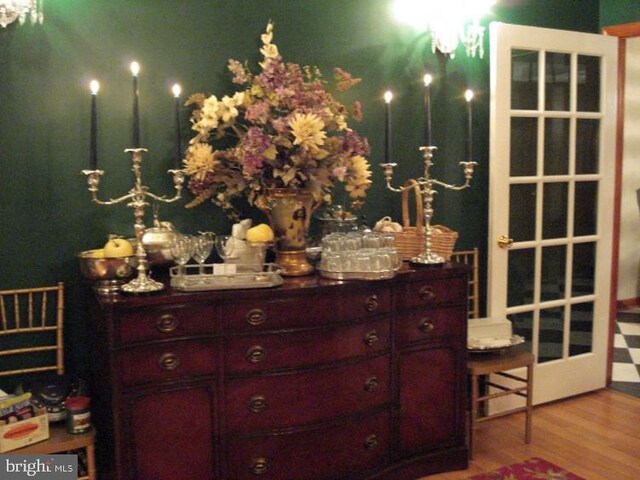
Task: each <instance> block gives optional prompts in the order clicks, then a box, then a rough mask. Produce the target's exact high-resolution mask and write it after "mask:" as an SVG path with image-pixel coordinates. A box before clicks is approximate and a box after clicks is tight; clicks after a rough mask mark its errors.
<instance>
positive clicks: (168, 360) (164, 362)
mask: <svg viewBox="0 0 640 480" xmlns="http://www.w3.org/2000/svg"><path fill="white" fill-rule="evenodd" d="M158 365H159V366H160V368H161V369H162V370H165V371H167V372H172V371H173V370H176V369H177V368H178V367H179V366H180V357H178V355H176V354H175V353H163V354H162V355H160V358H158Z"/></svg>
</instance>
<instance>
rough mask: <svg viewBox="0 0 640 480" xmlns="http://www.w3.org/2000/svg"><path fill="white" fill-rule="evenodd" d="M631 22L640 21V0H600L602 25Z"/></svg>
mask: <svg viewBox="0 0 640 480" xmlns="http://www.w3.org/2000/svg"><path fill="white" fill-rule="evenodd" d="M630 22H640V1H638V0H602V1H601V2H600V25H601V26H602V27H609V26H611V25H619V24H622V23H630Z"/></svg>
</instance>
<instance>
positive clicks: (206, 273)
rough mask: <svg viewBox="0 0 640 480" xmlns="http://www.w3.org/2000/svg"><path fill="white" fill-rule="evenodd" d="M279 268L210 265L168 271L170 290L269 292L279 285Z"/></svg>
mask: <svg viewBox="0 0 640 480" xmlns="http://www.w3.org/2000/svg"><path fill="white" fill-rule="evenodd" d="M281 271H282V270H281V268H280V266H279V265H276V264H275V263H265V264H263V265H262V266H256V265H244V264H237V265H233V264H226V263H212V264H207V265H186V266H184V267H171V268H170V269H169V273H170V275H171V287H172V288H173V289H175V290H182V291H185V292H197V291H204V290H235V289H250V288H271V287H277V286H279V285H282V282H283V280H282V276H280V272H281Z"/></svg>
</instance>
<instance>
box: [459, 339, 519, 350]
mask: <svg viewBox="0 0 640 480" xmlns="http://www.w3.org/2000/svg"><path fill="white" fill-rule="evenodd" d="M521 343H524V338H523V337H521V336H520V335H511V336H501V337H477V338H474V337H471V338H468V339H467V350H469V351H471V352H494V351H496V350H503V349H505V348H510V347H513V346H515V345H520V344H521Z"/></svg>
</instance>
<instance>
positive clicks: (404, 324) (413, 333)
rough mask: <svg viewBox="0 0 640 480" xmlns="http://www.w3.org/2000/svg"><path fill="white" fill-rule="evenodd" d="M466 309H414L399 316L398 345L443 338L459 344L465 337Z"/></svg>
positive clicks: (397, 322) (397, 327) (397, 326)
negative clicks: (462, 319)
mask: <svg viewBox="0 0 640 480" xmlns="http://www.w3.org/2000/svg"><path fill="white" fill-rule="evenodd" d="M465 316H466V307H445V308H428V309H419V308H416V309H413V310H408V311H404V312H403V313H402V314H398V318H397V319H396V333H395V335H396V342H397V343H396V344H397V345H398V347H403V346H405V345H407V344H410V343H414V342H424V341H427V340H435V339H441V338H449V339H455V340H456V342H459V341H460V339H462V338H466V337H465V328H466V327H465V323H464V322H461V321H460V318H465Z"/></svg>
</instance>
